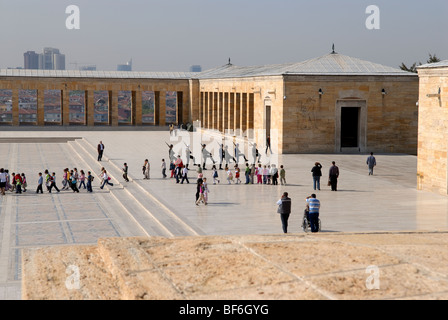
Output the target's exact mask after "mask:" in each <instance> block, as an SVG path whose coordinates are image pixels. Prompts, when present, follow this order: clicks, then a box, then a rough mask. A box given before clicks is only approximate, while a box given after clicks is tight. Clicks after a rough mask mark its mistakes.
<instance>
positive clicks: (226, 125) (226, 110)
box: [222, 92, 229, 132]
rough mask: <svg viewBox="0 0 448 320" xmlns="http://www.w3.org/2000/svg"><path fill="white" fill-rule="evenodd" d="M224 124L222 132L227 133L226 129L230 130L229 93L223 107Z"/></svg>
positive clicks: (226, 93)
mask: <svg viewBox="0 0 448 320" xmlns="http://www.w3.org/2000/svg"><path fill="white" fill-rule="evenodd" d="M222 110H223V123H222V131H223V132H226V129H228V128H229V93H228V92H225V93H224V105H223V108H222Z"/></svg>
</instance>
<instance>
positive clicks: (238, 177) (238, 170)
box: [235, 165, 241, 184]
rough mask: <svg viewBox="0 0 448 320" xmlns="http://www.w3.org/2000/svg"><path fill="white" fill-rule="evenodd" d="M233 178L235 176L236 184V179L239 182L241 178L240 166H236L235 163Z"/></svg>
mask: <svg viewBox="0 0 448 320" xmlns="http://www.w3.org/2000/svg"><path fill="white" fill-rule="evenodd" d="M235 178H236V183H235V184H238V181H239V183H241V180H240V168H238V165H235Z"/></svg>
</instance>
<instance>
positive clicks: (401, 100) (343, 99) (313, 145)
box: [283, 76, 418, 154]
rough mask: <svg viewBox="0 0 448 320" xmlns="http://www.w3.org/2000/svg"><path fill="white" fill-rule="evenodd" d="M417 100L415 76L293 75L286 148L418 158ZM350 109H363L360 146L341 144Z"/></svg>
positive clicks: (287, 97) (288, 82) (285, 108)
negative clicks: (343, 116) (343, 111)
mask: <svg viewBox="0 0 448 320" xmlns="http://www.w3.org/2000/svg"><path fill="white" fill-rule="evenodd" d="M383 89H384V90H385V94H383V93H382V91H383ZM319 90H322V94H319ZM417 100H418V79H417V78H416V77H414V76H409V77H402V76H400V77H394V76H377V77H374V76H287V77H285V99H284V105H283V132H285V134H284V135H283V150H284V151H285V152H291V153H321V152H324V153H340V152H361V153H366V152H381V153H407V154H416V150H417V127H418V124H417V118H418V113H417V112H418V110H417V107H416V102H417ZM344 107H354V108H359V109H360V110H359V120H358V121H359V123H358V126H359V128H358V146H357V147H349V148H344V146H343V145H341V109H342V108H344Z"/></svg>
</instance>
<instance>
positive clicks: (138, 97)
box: [132, 91, 143, 126]
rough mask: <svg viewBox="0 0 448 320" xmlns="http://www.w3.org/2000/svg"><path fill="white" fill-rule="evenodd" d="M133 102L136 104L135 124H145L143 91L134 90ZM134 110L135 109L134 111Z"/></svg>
mask: <svg viewBox="0 0 448 320" xmlns="http://www.w3.org/2000/svg"><path fill="white" fill-rule="evenodd" d="M132 102H133V105H135V108H134V110H135V116H134V117H133V118H134V125H136V126H141V125H142V124H143V121H142V115H143V104H142V92H141V91H132ZM134 110H133V111H134Z"/></svg>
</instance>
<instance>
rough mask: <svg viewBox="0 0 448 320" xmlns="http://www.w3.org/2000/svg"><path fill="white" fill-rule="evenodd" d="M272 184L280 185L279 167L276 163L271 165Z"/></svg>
mask: <svg viewBox="0 0 448 320" xmlns="http://www.w3.org/2000/svg"><path fill="white" fill-rule="evenodd" d="M271 177H272V185H278V168H277V166H276V165H275V164H273V165H272V166H271Z"/></svg>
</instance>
